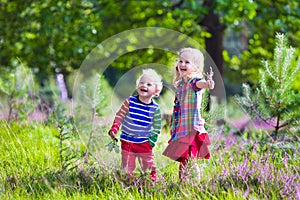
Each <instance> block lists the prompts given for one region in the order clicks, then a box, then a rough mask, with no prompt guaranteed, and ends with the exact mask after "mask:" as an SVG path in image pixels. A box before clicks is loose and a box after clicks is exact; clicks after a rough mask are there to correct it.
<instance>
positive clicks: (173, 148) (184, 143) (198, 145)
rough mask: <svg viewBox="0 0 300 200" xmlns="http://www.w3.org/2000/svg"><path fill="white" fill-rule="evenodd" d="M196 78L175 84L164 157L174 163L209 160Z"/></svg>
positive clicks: (200, 93)
mask: <svg viewBox="0 0 300 200" xmlns="http://www.w3.org/2000/svg"><path fill="white" fill-rule="evenodd" d="M198 80H200V79H199V78H193V79H191V80H189V81H187V82H184V81H183V80H182V81H181V82H180V83H179V84H178V86H177V91H176V95H175V101H174V110H173V116H172V125H171V139H170V140H169V145H168V146H167V148H166V149H165V151H164V152H163V155H165V156H167V157H169V158H171V159H173V160H177V161H181V160H182V159H187V158H206V159H208V158H209V157H210V153H209V150H208V145H210V140H209V137H208V134H207V131H206V130H205V128H204V123H205V120H204V119H203V118H202V116H201V113H200V110H201V102H202V94H203V93H202V92H203V90H202V89H201V88H197V86H196V82H197V81H198Z"/></svg>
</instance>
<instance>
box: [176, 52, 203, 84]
mask: <svg viewBox="0 0 300 200" xmlns="http://www.w3.org/2000/svg"><path fill="white" fill-rule="evenodd" d="M178 56H182V57H183V58H184V59H186V60H188V61H189V62H190V63H191V65H192V67H193V71H192V73H191V74H189V75H188V79H191V78H193V77H199V78H201V77H202V73H203V68H204V56H203V53H202V52H201V51H200V50H198V49H195V48H191V47H187V48H183V49H181V50H180V51H179V53H178ZM177 66H178V61H177V62H176V63H175V67H174V70H175V76H174V79H173V83H174V84H175V85H177V84H178V82H179V81H180V80H181V78H180V74H179V71H178V70H177Z"/></svg>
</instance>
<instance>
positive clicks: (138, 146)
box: [121, 140, 156, 180]
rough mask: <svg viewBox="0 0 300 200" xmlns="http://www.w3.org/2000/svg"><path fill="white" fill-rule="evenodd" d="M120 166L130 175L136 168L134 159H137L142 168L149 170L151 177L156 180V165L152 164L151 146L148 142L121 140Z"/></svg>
mask: <svg viewBox="0 0 300 200" xmlns="http://www.w3.org/2000/svg"><path fill="white" fill-rule="evenodd" d="M121 149H122V152H121V155H122V163H121V168H122V169H125V170H126V171H127V172H128V173H129V174H130V175H133V171H134V170H135V168H136V164H135V163H136V159H138V161H139V164H140V166H141V168H142V170H143V171H144V172H145V171H147V170H149V171H151V179H152V180H156V166H155V164H154V154H153V147H152V146H151V145H150V144H149V142H144V143H131V142H127V141H123V140H121Z"/></svg>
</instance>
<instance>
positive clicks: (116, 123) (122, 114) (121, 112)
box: [108, 98, 129, 138]
mask: <svg viewBox="0 0 300 200" xmlns="http://www.w3.org/2000/svg"><path fill="white" fill-rule="evenodd" d="M128 111H129V98H127V99H126V100H125V101H124V102H123V104H122V106H121V108H120V109H119V111H118V112H117V113H116V117H115V119H114V122H113V125H112V127H111V128H110V130H109V132H108V134H109V135H110V137H111V138H115V137H116V133H117V132H118V131H119V129H120V126H121V124H122V122H123V120H124V118H125V116H126V114H127V113H128Z"/></svg>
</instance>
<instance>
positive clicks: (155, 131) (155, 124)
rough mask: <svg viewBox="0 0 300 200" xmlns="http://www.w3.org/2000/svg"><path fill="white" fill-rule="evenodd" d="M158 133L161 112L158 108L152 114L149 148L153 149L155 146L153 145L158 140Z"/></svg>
mask: <svg viewBox="0 0 300 200" xmlns="http://www.w3.org/2000/svg"><path fill="white" fill-rule="evenodd" d="M160 131H161V112H160V108H159V107H158V108H157V109H156V110H155V112H154V116H153V125H152V133H151V136H150V138H149V144H150V145H151V146H153V147H154V146H155V143H156V141H157V139H158V135H159V134H160Z"/></svg>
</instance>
